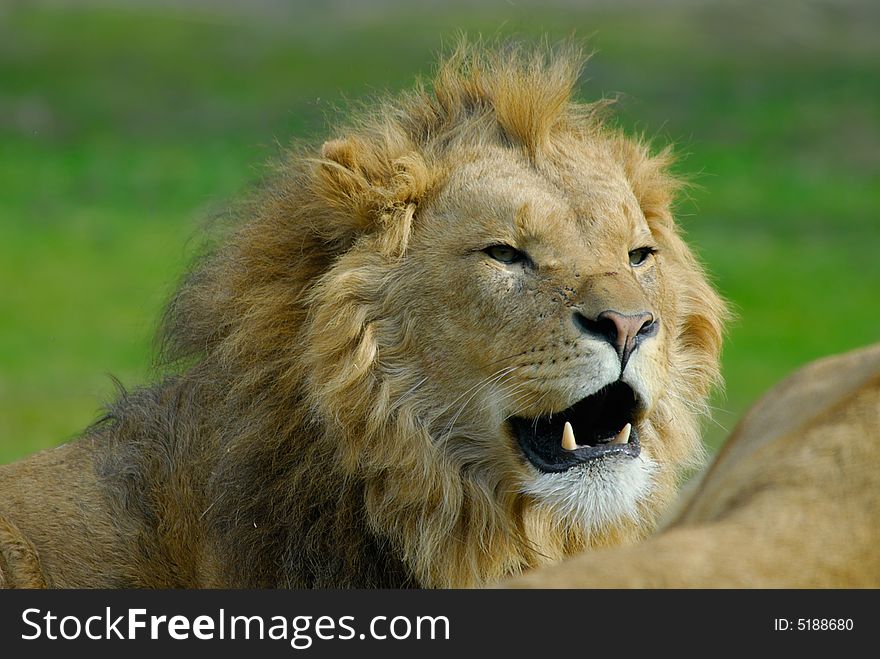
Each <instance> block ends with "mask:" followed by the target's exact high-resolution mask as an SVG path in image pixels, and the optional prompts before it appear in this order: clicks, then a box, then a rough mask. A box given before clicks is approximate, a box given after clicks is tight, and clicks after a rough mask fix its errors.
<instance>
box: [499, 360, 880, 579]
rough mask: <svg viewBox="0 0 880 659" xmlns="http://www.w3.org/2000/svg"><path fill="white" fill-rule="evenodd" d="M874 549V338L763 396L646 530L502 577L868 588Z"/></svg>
mask: <svg viewBox="0 0 880 659" xmlns="http://www.w3.org/2000/svg"><path fill="white" fill-rule="evenodd" d="M878 548H880V345H876V346H873V347H871V348H866V349H863V350H858V351H855V352H851V353H847V354H845V355H840V356H837V357H833V358H827V359H823V360H820V361H817V362H813V363H812V364H810V365H809V366H806V367H804V368H802V369H801V370H799V371H798V372H796V373H795V374H794V375H792V376H790V377H789V378H787V379H786V380H784V381H783V382H782V383H780V384H779V385H777V386H776V387H775V388H774V389H772V390H771V391H770V392H769V393H767V394H766V395H765V396H764V397H763V398H762V399H761V400H760V401H759V402H758V403H757V404H756V405H755V406H754V407H753V408H752V410H751V411H750V412H749V413H748V414H747V415H746V416H745V418H744V419H743V420H742V422H741V423H740V424H739V426H738V427H737V428H736V430H734V432H733V434H732V435H731V437H730V439H728V441H727V442H726V443H725V445H724V446H723V447H722V449H721V452H720V453H719V455H718V457H717V459H716V460H715V462H714V464H712V465H711V466H710V467H709V469H708V470H707V472H706V474H705V475H704V477H703V478H702V479H701V481H700V482H699V485H698V486H697V488H696V489H695V490H694V492H693V493H692V494H690V495H689V496H687V497H684V500H683V503H682V504H681V508H680V511H679V512H678V513H677V514H676V515H674V516H673V519H672V520H671V521H670V523H669V524H668V525H666V527H665V528H664V529H663V530H662V531H661V532H659V533H657V534H656V535H655V536H653V537H652V538H650V539H648V540H647V541H645V542H643V543H641V544H639V545H638V546H636V547H628V548H619V549H607V550H603V551H599V552H594V553H590V554H586V555H584V556H579V557H577V558H575V559H572V560H570V561H566V562H564V563H562V564H559V565H554V566H551V567H548V568H544V569H542V570H537V571H535V572H532V573H530V574H527V575H524V576H522V577H520V578H519V579H517V580H516V581H512V582H508V583H507V585H508V586H517V587H537V588H559V587H568V588H627V587H629V588H631V587H637V588H646V587H647V588H659V587H663V588H713V587H714V588H742V587H761V588H865V587H870V588H877V587H880V549H878ZM621 565H625V566H626V568H625V569H620V567H619V566H621Z"/></svg>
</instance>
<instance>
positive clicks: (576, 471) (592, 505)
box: [523, 455, 657, 534]
mask: <svg viewBox="0 0 880 659" xmlns="http://www.w3.org/2000/svg"><path fill="white" fill-rule="evenodd" d="M656 469H657V465H656V463H655V462H654V461H653V460H651V459H650V458H647V457H645V456H644V455H640V456H638V457H637V458H628V457H623V456H606V457H604V458H601V459H600V460H598V461H596V462H591V463H587V464H585V465H581V466H579V467H574V468H572V469H569V470H568V471H564V472H560V473H542V474H540V475H539V476H538V477H537V478H535V479H534V480H532V481H530V482H528V483H526V484H525V485H524V487H523V492H525V493H526V494H530V495H532V496H534V497H535V498H536V499H537V500H538V501H539V502H540V503H541V504H543V505H545V506H547V507H549V508H550V509H552V510H553V512H554V513H555V514H556V515H557V516H558V517H559V520H560V523H563V524H565V523H576V524H577V523H579V524H581V525H582V526H583V528H584V530H585V531H586V532H587V533H588V534H593V533H598V532H601V531H602V530H603V529H604V528H606V527H608V526H609V525H612V524H614V523H616V522H619V521H620V520H621V519H622V518H629V519H632V520H634V521H638V518H639V509H640V506H639V505H638V504H639V502H640V501H642V500H644V499H645V498H647V497H648V496H649V495H650V494H651V491H652V490H653V487H654V478H653V475H654V472H655V471H656Z"/></svg>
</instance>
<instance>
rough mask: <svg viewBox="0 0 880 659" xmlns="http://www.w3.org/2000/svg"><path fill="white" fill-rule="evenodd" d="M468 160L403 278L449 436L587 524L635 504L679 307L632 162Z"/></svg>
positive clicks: (647, 471) (417, 236) (519, 486)
mask: <svg viewBox="0 0 880 659" xmlns="http://www.w3.org/2000/svg"><path fill="white" fill-rule="evenodd" d="M603 155H604V158H603V157H602V156H603ZM466 160H468V161H469V162H467V164H464V165H462V166H460V167H458V168H455V169H453V170H452V173H451V174H450V176H449V178H448V180H447V181H446V184H445V185H444V187H443V190H442V191H441V192H440V193H439V194H438V195H437V198H436V200H435V201H434V203H432V204H431V205H430V206H429V207H428V208H426V209H425V210H424V213H423V214H422V215H421V216H420V217H419V218H418V222H419V227H418V228H417V229H416V230H415V231H414V233H413V237H412V239H411V242H410V246H409V249H408V254H407V257H406V263H405V265H404V266H403V267H402V270H403V272H404V273H405V274H404V275H403V276H401V277H400V281H401V282H404V284H403V285H402V289H399V290H398V292H397V294H398V296H399V299H400V300H406V305H407V307H408V313H409V314H411V316H412V317H413V319H414V322H412V327H413V330H412V331H413V332H415V333H416V335H417V338H416V340H415V341H414V345H417V346H419V355H418V359H419V364H418V368H419V369H420V370H422V371H424V373H425V375H426V376H427V377H429V378H431V379H433V380H439V381H442V382H443V384H444V387H443V390H444V391H445V392H446V396H445V398H446V399H445V400H444V401H443V402H444V404H445V405H446V409H445V410H443V412H442V413H441V414H439V415H438V417H437V418H436V419H435V422H434V423H435V440H436V441H437V442H438V443H439V445H440V446H441V448H442V450H444V451H448V452H449V453H450V454H451V455H453V456H454V457H455V459H456V460H457V461H459V462H460V463H461V464H469V465H481V466H483V467H485V468H487V469H491V470H492V471H494V472H498V471H502V472H503V474H504V477H503V478H501V479H500V484H501V486H502V487H505V488H509V489H512V490H516V491H517V492H520V493H522V494H523V495H527V496H529V497H533V498H534V500H535V501H536V502H540V503H541V504H544V505H546V506H549V507H550V508H552V509H554V510H556V511H557V512H558V513H560V514H562V515H563V516H564V517H565V518H567V519H568V520H569V521H576V522H579V523H581V524H583V525H584V526H585V527H586V528H587V529H590V530H598V529H601V528H602V527H605V526H607V525H608V524H611V523H613V522H615V521H617V519H618V518H620V517H624V516H636V514H637V507H638V503H639V502H640V501H641V500H643V499H644V498H645V497H648V496H649V495H650V493H651V480H652V472H653V471H655V470H656V469H657V464H656V460H655V458H654V451H653V450H652V445H653V444H655V443H656V442H657V441H658V439H657V433H656V432H655V430H654V427H653V425H652V423H651V415H652V412H653V410H654V408H655V405H656V403H657V399H658V397H660V396H661V395H662V393H663V392H664V391H665V390H666V389H667V387H666V382H667V380H668V378H669V368H668V365H669V356H668V344H669V333H670V328H669V322H668V321H669V320H670V319H671V316H672V314H673V313H674V309H673V307H672V306H671V304H670V301H669V299H668V296H667V293H666V290H665V286H664V277H663V254H662V251H661V250H660V245H659V244H658V241H657V239H656V238H655V237H654V236H653V235H652V233H651V230H650V228H649V226H648V222H647V221H646V219H645V217H644V214H643V213H642V210H641V208H640V206H639V203H638V200H637V199H636V197H635V195H634V193H633V190H632V188H631V185H630V183H629V181H628V180H627V178H626V175H625V172H624V169H623V167H622V166H621V165H620V163H618V162H616V161H613V160H611V159H609V158H608V156H607V154H602V153H590V151H589V149H588V148H584V149H582V150H581V151H580V152H579V153H574V154H571V153H569V154H567V155H566V156H565V159H564V160H560V161H557V162H554V163H550V164H549V166H548V167H546V168H544V169H541V170H537V171H536V170H535V168H532V167H530V166H529V164H528V163H527V162H525V161H522V160H518V159H517V158H516V156H515V155H514V154H512V153H510V152H505V151H504V150H502V149H495V150H490V151H489V152H488V153H486V152H483V153H481V154H479V155H475V156H474V157H473V158H466ZM403 290H405V291H406V292H405V293H402V291H403ZM401 293H402V294H401ZM566 423H568V424H570V427H571V430H572V431H573V433H572V434H573V437H571V436H570V435H569V436H566V435H567V434H568V433H567V432H566V431H565V426H566Z"/></svg>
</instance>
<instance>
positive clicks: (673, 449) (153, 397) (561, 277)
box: [0, 49, 725, 587]
mask: <svg viewBox="0 0 880 659" xmlns="http://www.w3.org/2000/svg"><path fill="white" fill-rule="evenodd" d="M579 64H580V62H579V60H578V59H577V58H576V57H573V56H572V55H571V54H568V55H566V54H565V53H563V54H556V55H552V56H550V57H547V56H545V55H542V54H541V53H538V54H532V55H529V54H525V55H524V54H522V53H517V52H502V53H496V54H492V53H489V54H484V53H481V52H479V51H476V52H475V51H469V50H467V49H464V50H463V51H462V52H460V53H458V54H456V55H454V56H453V57H452V58H450V59H449V60H448V61H447V62H446V63H445V64H443V66H441V68H440V71H439V73H438V74H437V76H436V78H435V80H434V83H433V89H432V91H431V92H430V93H429V92H427V91H424V90H421V89H419V90H417V91H415V92H413V93H411V94H408V95H404V96H403V97H401V98H399V99H396V100H389V101H387V102H386V103H385V104H383V105H381V106H380V108H379V110H378V111H374V112H372V113H366V114H364V115H363V116H361V117H358V121H357V123H356V124H355V125H353V126H351V127H349V128H347V129H344V136H343V137H342V138H341V139H336V140H332V141H329V142H327V143H325V144H324V146H323V148H322V149H321V151H320V154H319V153H318V151H317V150H312V151H299V152H296V153H294V154H292V156H291V158H290V159H289V161H288V162H287V163H286V164H285V165H284V166H283V167H282V168H281V169H280V171H279V173H278V176H277V177H276V178H275V179H274V180H273V181H272V183H271V184H270V185H269V186H267V187H266V189H264V190H263V191H262V193H261V194H259V195H258V196H257V198H256V200H255V201H254V202H253V203H252V204H251V205H249V206H248V207H247V208H246V209H245V210H244V211H243V213H242V214H243V216H244V217H243V218H242V219H243V221H242V224H241V226H240V228H239V229H238V230H237V232H236V233H235V235H233V236H232V237H231V238H230V239H229V240H228V241H227V242H226V243H225V244H224V245H223V246H222V247H221V248H220V249H218V250H217V251H216V253H214V254H212V255H210V256H209V257H208V258H206V259H205V260H203V261H202V262H201V263H200V264H199V265H198V266H197V267H196V269H195V270H194V271H193V273H192V274H191V275H190V276H189V277H188V278H187V280H186V281H185V282H184V283H183V285H182V286H181V288H180V290H179V292H178V294H177V295H176V296H175V298H174V299H173V300H172V302H171V304H170V306H169V309H168V312H167V315H166V318H165V322H164V324H163V334H162V337H163V350H162V356H163V358H164V360H165V364H166V365H167V366H169V367H171V368H173V370H175V371H177V372H178V373H179V375H175V376H171V377H169V378H168V379H166V380H164V381H162V382H160V383H158V384H156V385H154V386H152V387H149V388H145V389H140V390H136V391H134V392H132V393H131V394H123V395H122V396H121V397H120V398H119V400H118V401H117V402H116V403H115V404H114V405H113V406H112V408H111V409H110V411H109V413H108V414H107V416H106V418H105V419H104V420H103V421H101V422H99V423H98V424H96V425H95V426H94V427H93V428H91V429H90V430H88V431H87V432H86V434H85V435H84V436H83V437H82V438H81V439H79V440H78V441H76V442H74V443H72V444H70V445H67V446H64V447H61V448H58V449H54V450H52V451H48V452H44V453H42V454H39V455H37V456H34V457H32V458H30V459H28V460H25V461H22V462H21V463H18V464H15V465H11V466H7V467H3V468H2V471H0V517H4V518H5V519H6V530H5V531H3V533H4V534H5V537H8V538H9V541H8V542H7V541H3V540H2V537H3V536H0V542H3V546H4V547H12V549H4V552H5V554H4V556H5V559H4V560H5V564H3V563H0V570H2V571H3V573H4V574H5V575H6V576H5V578H6V580H7V581H8V582H10V583H12V584H16V583H33V579H34V577H33V573H34V569H35V568H34V566H35V565H37V566H39V565H42V567H41V568H40V569H41V570H42V574H43V577H44V578H45V580H46V582H47V583H48V584H50V585H55V586H96V585H106V586H220V585H232V586H296V587H308V586H361V587H376V586H477V585H482V584H485V583H490V582H493V581H496V580H498V579H501V578H504V577H508V576H510V575H514V574H518V573H520V572H521V571H523V570H526V569H529V568H533V567H537V566H540V565H544V564H547V563H551V562H554V561H558V560H560V559H562V558H564V557H566V556H571V555H574V554H576V553H579V552H581V551H583V550H585V549H590V548H598V547H602V546H609V545H618V544H621V543H632V542H635V541H637V540H639V539H641V538H644V537H645V536H646V535H648V534H649V533H650V532H651V531H652V530H653V528H654V527H655V524H656V521H657V519H658V517H659V515H660V514H661V512H662V511H663V509H664V508H665V507H666V505H667V504H668V503H669V502H670V501H671V499H672V498H673V496H674V494H675V490H676V483H677V478H678V476H679V474H680V472H681V471H682V470H683V469H684V468H686V467H688V466H691V465H693V464H694V463H695V462H696V461H698V460H699V457H700V452H701V451H700V442H699V432H698V430H699V417H700V414H701V413H702V412H703V411H704V410H705V407H704V402H705V398H706V396H707V395H708V393H709V391H710V389H711V387H712V386H713V384H715V383H716V382H717V381H718V380H719V376H718V356H719V351H720V343H721V332H722V321H723V319H724V315H725V309H724V305H723V303H722V302H721V300H720V299H719V298H718V296H717V295H716V293H715V292H714V290H713V289H712V287H711V286H710V285H709V284H708V283H707V281H706V279H705V277H704V274H703V272H702V269H701V268H700V266H699V265H698V264H697V262H696V261H695V259H694V257H693V256H692V255H691V253H690V251H689V250H688V248H687V246H686V245H685V244H684V242H683V241H682V239H681V238H680V237H679V235H678V232H677V229H676V225H675V222H674V220H673V217H672V213H671V209H670V205H671V203H672V201H673V197H674V193H675V191H676V189H677V187H679V183H678V182H677V181H676V180H675V178H674V177H672V176H671V175H670V174H669V172H668V170H667V167H668V164H669V157H668V155H667V154H665V153H663V154H660V155H656V156H654V155H651V153H650V152H649V149H648V147H647V146H646V145H645V144H643V143H641V142H640V141H638V140H633V139H631V138H628V137H626V136H624V135H622V134H621V133H620V132H618V131H616V130H614V129H612V128H609V127H607V126H606V125H604V124H603V122H602V120H601V118H600V117H599V110H600V108H599V105H601V104H596V105H585V104H581V103H577V102H575V101H573V100H572V98H571V93H572V89H573V87H574V85H575V83H576V80H577V75H578V69H579ZM499 248H500V250H499ZM607 314H614V315H613V318H616V319H617V320H614V321H613V322H617V323H624V324H626V323H628V322H635V321H633V320H632V319H637V320H638V323H639V325H638V326H637V327H636V329H633V330H632V336H630V335H629V334H626V332H628V331H630V330H626V329H625V328H624V329H619V330H618V329H615V327H617V326H612V320H610V318H612V316H608V315H607ZM628 319H629V320H628ZM643 320H644V322H643ZM620 327H623V325H620ZM627 327H628V325H627ZM636 330H637V333H636ZM618 331H619V332H620V333H619V334H618V333H617V332H618ZM627 337H629V338H627ZM633 337H634V338H633ZM637 339H638V341H636V340H637ZM636 347H637V348H638V349H636ZM608 392H615V393H614V395H619V396H620V398H619V400H620V401H622V402H620V403H619V404H617V403H615V414H614V415H613V416H614V419H611V420H610V421H607V423H606V417H607V418H608V419H610V418H611V416H612V415H611V414H610V413H608V414H605V416H602V417H601V418H600V417H597V419H598V420H597V421H596V422H595V423H593V424H592V425H591V422H586V421H585V422H582V423H581V422H578V423H576V425H577V426H578V427H577V428H575V431H574V432H575V433H577V434H578V437H579V438H581V440H582V441H581V443H579V444H577V445H576V448H574V449H565V450H563V449H562V448H560V444H559V443H558V440H556V441H557V443H556V444H555V446H553V445H550V444H552V442H551V443H550V444H546V442H545V443H544V444H539V443H538V442H539V434H538V427H539V424H541V428H544V427H551V426H552V424H553V423H554V421H553V417H554V415H556V417H557V419H556V422H557V423H558V418H559V416H560V415H562V414H567V413H568V412H567V410H570V411H571V413H572V414H574V411H575V410H576V409H577V410H586V409H596V408H594V407H592V406H593V405H594V404H595V405H599V406H600V409H601V405H604V404H605V403H604V402H603V401H605V400H606V398H607V397H608V396H611V395H612V394H610V393H608ZM603 396H605V397H606V398H603ZM615 400H618V399H615ZM597 401H598V402H597ZM582 404H583V405H587V406H588V407H578V406H579V405H582ZM609 405H610V404H609ZM618 408H619V409H618ZM603 414H604V413H603ZM578 418H580V417H578ZM512 419H513V420H517V419H518V420H520V421H516V422H515V421H513V420H512ZM612 421H613V424H614V426H613V427H611V426H610V425H608V424H610V423H612ZM515 423H520V425H515ZM624 423H626V424H627V425H626V426H624ZM593 426H595V427H593ZM600 426H601V433H600V430H599V428H600ZM605 426H608V427H605ZM518 428H519V430H518ZM529 428H531V430H530V429H529ZM629 428H631V429H632V430H631V432H632V434H631V435H630V434H629V433H630V430H629ZM624 429H626V432H627V435H626V437H624V439H623V440H621V441H623V444H625V446H623V445H620V446H616V445H613V443H612V442H611V438H612V436H616V435H614V433H618V431H620V432H623V430H624ZM542 432H543V430H542ZM529 433H531V434H529ZM602 433H604V434H602ZM609 433H611V434H609ZM541 437H543V435H542V436H541ZM557 437H559V435H557ZM627 437H628V438H629V440H627V439H626V438H627ZM540 441H544V440H543V439H541V440H540ZM591 442H592V443H591ZM524 447H525V448H524ZM609 447H610V448H609ZM529 451H532V453H529ZM535 451H537V452H538V453H540V456H545V457H546V455H551V457H552V458H553V459H554V460H556V459H558V460H561V461H563V462H564V461H568V462H567V463H566V464H574V463H576V466H575V467H572V468H571V469H568V470H566V471H561V470H560V469H557V468H555V467H554V466H553V464H550V463H547V462H546V461H545V462H541V460H544V459H545V458H544V457H540V456H539V457H535V456H536V455H538V453H535ZM588 454H589V455H588ZM599 454H601V457H590V456H595V455H599ZM548 459H549V458H548ZM554 464H556V463H554ZM560 464H561V463H560ZM547 465H549V466H547ZM13 554H14V555H13ZM36 554H38V555H39V562H37V561H36V559H35V558H34V556H35V555H36ZM27 556H31V559H33V560H30V559H27ZM22 557H24V558H22ZM16 565H18V566H21V568H20V571H19V568H16V567H15V566H16ZM28 575H30V576H28Z"/></svg>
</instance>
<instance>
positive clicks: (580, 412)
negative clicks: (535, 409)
mask: <svg viewBox="0 0 880 659" xmlns="http://www.w3.org/2000/svg"><path fill="white" fill-rule="evenodd" d="M637 408H638V404H637V400H636V395H635V393H634V392H633V390H632V389H631V388H630V387H629V386H628V385H627V384H625V383H623V382H621V381H619V380H618V381H617V382H615V383H613V384H610V385H608V386H607V387H604V388H602V389H601V390H599V391H597V392H596V393H595V394H592V395H591V396H587V397H586V398H583V399H582V400H579V401H578V402H577V403H575V404H574V405H572V406H571V407H569V408H568V409H565V410H562V411H560V412H555V413H553V414H549V415H547V416H542V417H538V418H533V419H529V418H525V417H518V416H514V417H511V418H510V419H508V423H509V424H510V427H511V429H512V430H513V434H514V436H515V437H516V438H517V441H518V442H519V445H520V448H522V451H523V454H524V455H525V456H526V458H527V459H528V460H529V462H531V463H532V464H533V465H534V466H535V467H536V468H537V469H539V470H541V471H549V472H559V471H566V470H568V469H571V468H572V467H574V466H577V465H579V464H583V463H585V462H589V461H591V460H596V459H597V458H601V457H603V456H607V455H619V456H621V457H630V458H635V457H637V456H638V455H639V451H640V448H639V435H638V432H637V431H636V423H635V421H636V419H635V416H636V410H637Z"/></svg>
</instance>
